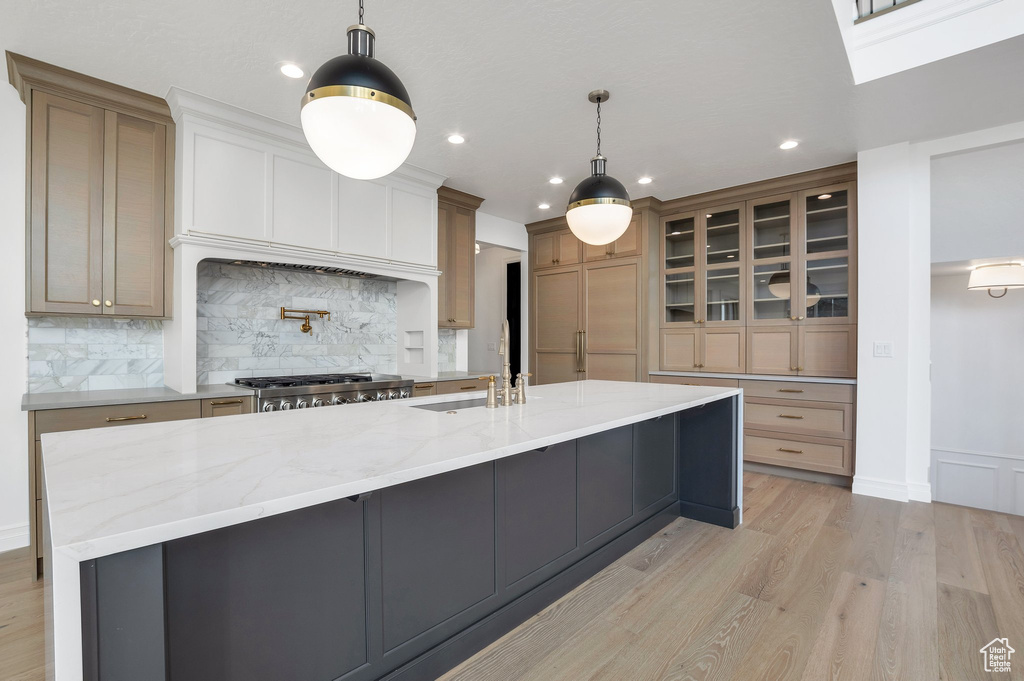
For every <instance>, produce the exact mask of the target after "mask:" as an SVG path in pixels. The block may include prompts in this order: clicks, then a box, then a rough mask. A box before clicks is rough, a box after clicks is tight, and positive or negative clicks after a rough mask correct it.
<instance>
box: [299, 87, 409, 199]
mask: <svg viewBox="0 0 1024 681" xmlns="http://www.w3.org/2000/svg"><path fill="white" fill-rule="evenodd" d="M301 120H302V132H304V133H305V134H306V141H307V142H309V146H310V147H311V148H312V149H313V153H315V154H316V155H317V156H318V157H319V158H320V160H321V161H323V162H324V163H325V164H326V165H327V166H328V167H329V168H330V169H331V170H333V171H335V172H336V173H340V174H341V175H344V176H345V177H351V178H353V179H356V180H373V179H375V178H378V177H384V176H385V175H387V174H388V173H391V172H393V171H394V170H395V169H397V168H398V166H400V165H402V163H404V162H405V159H406V158H408V157H409V152H410V151H412V145H413V142H415V141H416V122H415V121H414V120H413V119H412V118H411V117H410V116H409V115H408V114H406V113H405V112H404V111H401V110H400V109H397V108H395V107H393V106H391V105H390V104H384V103H383V102H375V101H373V100H370V99H362V98H360V97H345V96H335V97H323V98H321V99H316V100H313V101H311V102H309V103H307V104H306V105H305V106H304V107H302V115H301Z"/></svg>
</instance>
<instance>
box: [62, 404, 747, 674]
mask: <svg viewBox="0 0 1024 681" xmlns="http://www.w3.org/2000/svg"><path fill="white" fill-rule="evenodd" d="M737 409H738V400H737V399H736V398H735V397H732V398H727V399H721V400H718V401H715V402H711V403H708V404H706V405H704V406H703V407H700V408H694V409H689V410H685V411H682V412H678V413H675V414H667V415H665V416H662V417H658V418H654V419H650V420H648V421H643V422H640V423H635V424H632V425H628V426H623V427H620V428H615V429H613V430H608V431H604V432H601V433H596V434H594V435H588V436H586V437H583V438H580V439H578V440H570V441H567V442H562V443H558V444H553V445H550V446H548V447H544V448H541V449H538V450H533V451H527V452H523V453H521V454H517V455H513V456H510V457H506V458H503V459H499V460H497V461H494V462H488V463H483V464H478V465H474V466H470V467H467V468H463V469H458V470H454V471H451V472H448V473H443V474H440V475H435V476H433V477H428V478H423V479H421V480H416V481H414V482H409V483H405V484H402V485H397V486H394V487H389V488H386V489H382V490H378V491H376V492H373V493H371V494H368V495H363V497H361V498H359V499H357V500H341V501H334V502H330V503H327V504H321V505H318V506H314V507H310V508H306V509H301V510H298V511H291V512H288V513H283V514H280V515H276V516H271V517H269V518H263V519H260V520H255V521H251V522H247V523H242V524H239V525H233V526H230V527H226V528H224V529H220V530H214V531H212V532H207V533H204V534H200V535H195V536H191V537H186V538H183V539H178V540H174V541H171V542H167V543H166V544H162V545H157V546H152V547H146V548H144V549H138V550H136V551H131V552H127V553H124V554H115V555H112V556H107V557H103V558H98V559H96V560H95V561H89V562H87V563H82V567H81V573H82V579H83V597H82V606H83V632H84V640H83V646H84V647H85V650H84V652H85V655H84V658H83V659H84V661H85V664H86V679H88V680H89V681H120V679H123V678H128V677H125V676H123V675H119V674H121V672H120V671H116V670H123V669H134V670H135V671H136V672H137V673H136V675H135V676H132V677H130V678H131V679H132V681H213V680H215V679H216V680H217V681H241V680H242V679H245V680H246V681H271V680H275V681H276V680H278V679H323V680H324V681H371V680H373V679H387V680H388V681H400V680H401V681H414V680H418V679H431V678H436V677H437V676H438V675H440V674H441V673H443V672H444V671H446V670H447V669H450V668H451V667H453V666H454V665H456V664H458V662H460V661H461V660H463V659H465V658H466V657H468V656H469V655H472V654H473V653H474V652H476V651H478V650H480V649H482V648H483V647H485V646H486V645H487V644H489V643H491V642H492V641H494V640H496V639H497V638H499V637H500V636H502V635H503V634H504V633H506V632H507V631H509V630H511V629H512V628H514V627H515V626H517V625H518V624H520V623H521V622H523V621H524V620H526V619H528V618H529V617H530V616H532V615H533V614H535V613H536V612H538V611H539V610H541V609H542V608H544V607H545V606H546V605H548V604H550V603H551V602H553V601H555V600H557V599H558V598H559V597H561V596H562V595H564V594H565V593H567V592H568V591H570V590H571V589H573V588H575V587H576V586H578V585H579V584H581V583H582V582H583V581H585V580H586V579H588V578H589V577H591V576H592V575H593V574H595V573H596V572H598V571H599V570H601V569H602V568H604V567H605V566H607V565H609V564H611V563H612V562H613V561H614V560H616V559H617V558H618V557H620V556H621V555H623V554H625V553H626V552H627V551H629V550H630V549H632V548H633V547H635V546H636V545H638V544H639V543H641V542H642V541H644V540H645V539H646V538H648V537H650V536H651V535H652V534H654V533H655V532H657V531H658V530H660V529H661V528H662V527H664V526H665V525H666V524H668V523H669V522H671V521H672V519H673V518H676V517H678V516H679V515H683V516H686V517H691V518H696V519H698V520H704V521H707V522H713V523H715V524H720V525H725V526H728V527H733V526H735V524H736V520H737V519H738V508H737V506H736V504H737V482H738V480H737V475H738V468H737V465H736V453H737V451H738V450H737V447H738V446H739V444H738V442H737V434H738V432H739V431H738V421H737ZM730 457H731V458H730ZM140 561H141V562H140ZM133 564H138V565H136V567H139V566H140V565H141V567H140V568H139V570H138V574H137V575H134V581H132V580H129V579H123V580H122V579H117V578H114V579H111V578H107V579H104V578H103V575H108V576H109V577H116V576H117V575H119V574H122V573H123V571H124V566H126V565H128V566H130V565H133ZM134 570H135V568H130V571H134ZM104 585H105V586H104ZM97 613H99V614H104V613H106V616H105V617H100V618H97ZM164 622H166V632H164V631H163V628H162V627H163V626H164ZM133 626H137V627H139V630H138V631H136V632H133V633H132V635H131V636H126V635H120V634H119V635H115V636H110V635H109V632H120V631H121V630H123V629H124V628H125V627H133ZM104 632H107V638H106V639H104ZM97 639H98V641H97ZM97 658H99V660H100V662H99V664H98V665H97V663H96V661H97ZM90 665H92V669H91V671H90ZM143 670H145V674H143V673H142V672H143Z"/></svg>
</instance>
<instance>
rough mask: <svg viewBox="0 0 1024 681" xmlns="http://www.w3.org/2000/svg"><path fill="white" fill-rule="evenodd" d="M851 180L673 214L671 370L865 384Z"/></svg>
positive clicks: (798, 182)
mask: <svg viewBox="0 0 1024 681" xmlns="http://www.w3.org/2000/svg"><path fill="white" fill-rule="evenodd" d="M850 174H851V173H850V169H849V168H848V167H845V166H841V167H837V168H836V169H825V170H822V171H814V172H811V173H804V174H801V175H799V176H793V177H792V178H779V179H777V180H770V181H767V182H763V183H755V184H753V185H746V186H744V187H738V188H733V189H729V190H722V191H718V192H712V193H710V194H706V195H703V196H698V197H692V198H687V199H677V200H675V201H671V202H667V203H666V204H665V206H666V207H667V208H669V210H667V211H665V212H664V214H663V216H662V217H661V220H660V225H661V230H660V231H661V233H660V245H661V258H660V260H661V264H660V268H661V292H660V306H659V310H658V314H659V315H660V319H659V321H658V326H659V327H660V334H661V343H660V351H661V361H660V367H661V368H662V369H663V370H668V371H714V372H729V373H755V374H775V375H781V376H786V375H805V376H822V377H854V376H856V361H855V355H856V326H855V321H856V301H855V298H856V262H855V256H856V195H855V182H854V181H853V180H852V179H848V178H849V177H850ZM836 180H842V181H836ZM782 189H785V191H780V190H782ZM728 199H731V200H728ZM705 206H711V207H705ZM672 208H677V210H671V209H672ZM825 327H829V328H830V329H835V330H834V331H823V329H824V328H825ZM727 329H734V330H733V331H731V332H730V331H728V330H727ZM737 329H738V331H737ZM819 332H820V333H819ZM740 335H742V338H740Z"/></svg>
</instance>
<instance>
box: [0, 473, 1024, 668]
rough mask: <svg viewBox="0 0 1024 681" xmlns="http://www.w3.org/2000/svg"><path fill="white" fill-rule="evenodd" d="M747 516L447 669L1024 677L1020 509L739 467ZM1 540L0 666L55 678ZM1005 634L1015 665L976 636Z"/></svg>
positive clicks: (29, 600)
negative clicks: (988, 654) (1000, 667)
mask: <svg viewBox="0 0 1024 681" xmlns="http://www.w3.org/2000/svg"><path fill="white" fill-rule="evenodd" d="M743 513H744V524H743V526H741V527H740V528H738V529H736V530H726V529H723V528H720V527H714V526H711V525H704V524H702V523H698V522H694V521H691V520H685V519H680V520H677V521H675V522H673V523H672V524H671V525H669V526H668V527H667V528H665V530H663V531H662V532H660V533H658V534H657V535H656V536H654V537H651V538H650V539H649V540H647V541H646V542H644V543H643V544H642V545H641V546H639V547H637V548H636V549H635V550H633V551H631V552H630V553H629V554H628V555H626V556H623V557H622V558H621V559H620V560H618V561H617V562H616V563H614V564H613V565H611V566H609V567H608V568H607V569H605V570H603V571H602V572H601V573H599V574H598V575H596V576H595V577H594V578H593V579H591V580H589V581H588V582H586V583H584V584H582V585H581V586H580V587H579V588H577V589H576V590H575V591H573V592H572V593H570V594H568V595H566V596H565V597H564V598H562V599H560V600H559V601H557V602H556V603H554V604H552V605H551V606H550V607H548V608H546V609H545V610H544V611H543V612H541V613H539V614H537V615H536V616H535V617H533V618H531V619H530V620H528V621H527V622H525V623H523V624H522V625H521V626H520V627H518V628H517V629H515V630H514V631H512V632H510V633H509V634H508V635H507V636H505V637H504V638H502V639H501V640H499V641H496V642H495V643H494V644H492V645H491V646H489V647H488V648H487V649H485V650H483V651H481V652H480V653H479V654H477V655H475V656H474V657H472V658H470V659H469V660H467V661H466V662H464V663H463V664H461V665H459V666H458V667H457V668H455V669H453V670H452V671H451V672H449V673H448V674H446V675H445V676H444V677H443V678H444V679H445V680H446V681H456V680H458V681H469V680H474V681H475V680H484V679H486V680H488V681H513V680H527V679H529V680H544V681H563V680H564V681H578V680H581V679H595V680H597V679H599V680H601V681H624V680H628V681H643V680H645V679H649V680H651V681H655V680H661V679H672V680H673V681H677V680H694V679H701V680H705V681H710V680H712V679H719V680H726V679H735V680H737V681H740V680H742V681H748V680H750V681H755V680H760V679H773V680H775V679H780V680H781V679H793V680H795V681H819V680H825V679H836V680H839V679H865V680H866V681H886V680H890V679H893V680H895V679H900V680H911V681H916V680H918V679H920V680H922V681H934V680H935V679H941V680H943V681H962V680H971V679H986V678H990V677H991V678H995V679H1024V648H1021V647H1020V646H1022V645H1024V551H1022V549H1021V546H1022V543H1024V518H1021V517H1018V516H1007V515H1003V514H1000V513H989V512H986V511H978V510H975V509H967V508H962V507H958V506H949V505H946V504H938V503H936V504H918V503H910V504H901V503H898V502H891V501H886V500H882V499H873V498H868V497H860V496H853V495H852V494H851V493H850V491H849V490H845V489H840V488H838V487H832V486H828V485H819V484H815V483H810V482H803V481H798V480H789V479H786V478H778V477H773V476H768V475H762V474H757V473H747V474H745V475H744V511H743ZM29 564H30V563H29V559H28V553H27V549H26V550H20V551H12V552H9V553H6V554H0V681H42V679H43V652H42V651H43V638H42V637H43V635H42V629H43V623H42V591H41V583H39V582H33V581H32V580H31V579H30V578H29V577H28V572H29ZM996 636H999V637H1003V636H1005V637H1008V638H1009V639H1010V644H1011V646H1015V647H1016V648H1017V649H1018V650H1020V651H1021V652H1020V653H1018V654H1019V655H1020V662H1018V660H1017V659H1014V660H1013V667H1014V671H1013V673H1012V674H986V673H985V672H984V669H983V667H982V659H981V655H980V654H979V652H978V649H979V648H981V646H982V645H984V644H985V643H988V642H989V641H990V640H992V639H993V638H996Z"/></svg>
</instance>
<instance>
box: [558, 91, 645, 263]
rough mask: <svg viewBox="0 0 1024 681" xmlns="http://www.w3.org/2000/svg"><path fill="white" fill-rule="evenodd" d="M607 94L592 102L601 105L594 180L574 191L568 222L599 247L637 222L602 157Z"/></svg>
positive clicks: (596, 94) (595, 93)
mask: <svg viewBox="0 0 1024 681" xmlns="http://www.w3.org/2000/svg"><path fill="white" fill-rule="evenodd" d="M608 97H609V94H608V91H607V90H594V91H593V92H591V93H590V95H588V99H589V100H590V101H591V102H592V103H594V104H597V155H596V156H594V157H593V158H592V159H590V177H588V178H586V179H585V180H583V181H582V182H580V183H579V184H578V185H576V188H575V189H573V190H572V194H570V195H569V205H568V206H567V207H566V213H565V218H566V222H568V223H569V229H571V230H572V233H573V234H575V235H576V237H577V238H578V239H579V240H580V241H583V242H585V243H588V244H593V245H595V246H599V245H602V244H607V243H611V242H612V241H615V239H617V238H619V237H620V236H622V234H623V232H625V231H626V228H628V227H629V223H630V221H631V220H632V218H633V209H632V205H631V204H630V202H629V192H627V191H626V188H625V187H624V186H622V183H621V182H619V181H618V180H616V179H615V178H614V177H611V176H609V175H607V174H606V169H607V165H608V159H606V158H605V157H604V156H602V155H601V102H607V101H608Z"/></svg>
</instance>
